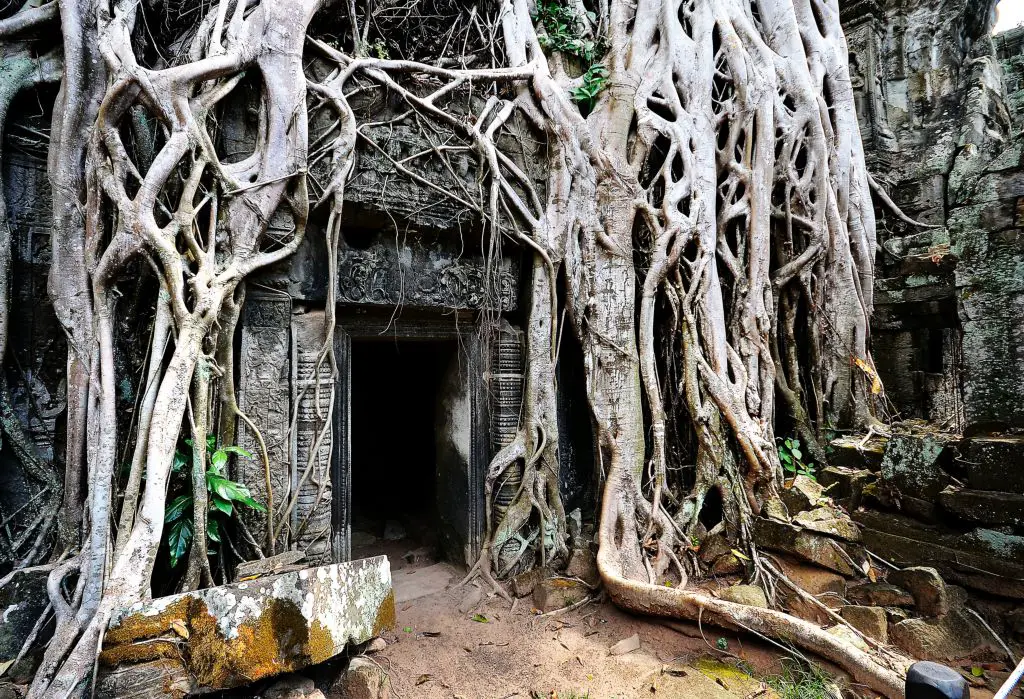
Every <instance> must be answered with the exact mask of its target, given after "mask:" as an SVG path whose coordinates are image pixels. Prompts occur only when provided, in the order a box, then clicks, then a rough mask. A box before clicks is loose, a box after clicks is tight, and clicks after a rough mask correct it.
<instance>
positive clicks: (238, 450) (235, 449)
mask: <svg viewBox="0 0 1024 699" xmlns="http://www.w3.org/2000/svg"><path fill="white" fill-rule="evenodd" d="M220 450H221V451H223V452H227V453H228V454H238V455H239V456H244V457H245V458H247V459H251V458H252V452H251V451H249V450H248V449H243V448H242V447H239V446H235V445H234V444H232V445H230V446H226V447H221V449H220Z"/></svg>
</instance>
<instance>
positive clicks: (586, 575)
mask: <svg viewBox="0 0 1024 699" xmlns="http://www.w3.org/2000/svg"><path fill="white" fill-rule="evenodd" d="M565 574H566V575H568V576H569V577H571V578H579V579H580V580H582V581H583V582H585V583H586V584H588V585H590V586H591V587H597V586H598V585H599V584H600V583H601V574H600V573H599V572H598V570H597V558H596V557H595V556H594V554H593V552H592V551H591V550H590V549H574V550H573V552H572V555H571V556H570V557H569V565H568V566H566V569H565Z"/></svg>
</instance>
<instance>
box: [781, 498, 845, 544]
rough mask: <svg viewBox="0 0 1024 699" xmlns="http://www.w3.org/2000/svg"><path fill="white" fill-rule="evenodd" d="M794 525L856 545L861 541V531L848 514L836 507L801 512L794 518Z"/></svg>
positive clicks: (830, 506)
mask: <svg viewBox="0 0 1024 699" xmlns="http://www.w3.org/2000/svg"><path fill="white" fill-rule="evenodd" d="M793 524H797V525H799V526H801V527H803V528H804V529H809V530H811V531H815V532H820V533H822V534H828V535H829V536H834V537H836V538H837V539H843V540H844V541H851V542H854V543H856V542H858V541H860V529H859V528H858V527H857V525H856V524H854V523H853V520H851V519H850V517H849V515H847V514H846V512H844V511H843V510H842V509H840V508H838V507H836V506H835V505H829V506H825V507H816V508H814V509H813V510H809V511H807V512H801V513H799V514H798V515H797V516H796V517H794V518H793Z"/></svg>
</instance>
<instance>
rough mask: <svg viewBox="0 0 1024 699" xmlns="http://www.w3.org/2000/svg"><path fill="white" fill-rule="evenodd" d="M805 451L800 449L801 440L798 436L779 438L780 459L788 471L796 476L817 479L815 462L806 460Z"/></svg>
mask: <svg viewBox="0 0 1024 699" xmlns="http://www.w3.org/2000/svg"><path fill="white" fill-rule="evenodd" d="M803 459H804V453H803V452H802V451H801V450H800V440H799V439H797V438H796V437H786V438H785V439H781V438H780V439H779V461H781V462H782V468H783V469H784V470H785V471H786V473H789V474H792V475H794V476H806V477H808V478H810V479H811V480H812V481H813V480H817V478H815V476H814V463H813V462H806V463H805V462H804V460H803Z"/></svg>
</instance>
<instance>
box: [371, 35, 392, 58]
mask: <svg viewBox="0 0 1024 699" xmlns="http://www.w3.org/2000/svg"><path fill="white" fill-rule="evenodd" d="M368 48H369V49H370V51H371V52H372V53H373V55H374V56H376V57H377V58H379V59H380V60H382V61H386V60H388V59H389V58H391V53H390V52H389V51H388V46H387V44H385V43H384V40H383V39H377V40H376V41H374V42H373V43H372V44H370V46H369V47H368Z"/></svg>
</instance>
